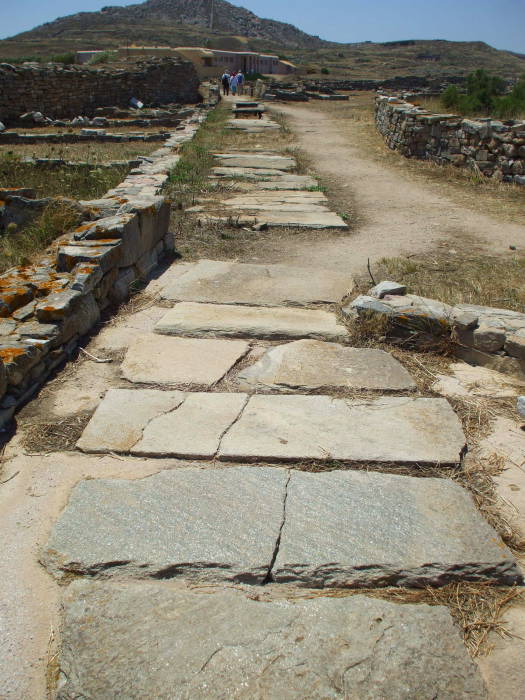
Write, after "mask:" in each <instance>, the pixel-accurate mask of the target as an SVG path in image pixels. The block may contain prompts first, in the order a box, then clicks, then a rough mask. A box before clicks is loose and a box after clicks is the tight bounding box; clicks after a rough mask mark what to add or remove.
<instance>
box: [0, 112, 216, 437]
mask: <svg viewBox="0 0 525 700" xmlns="http://www.w3.org/2000/svg"><path fill="white" fill-rule="evenodd" d="M204 117H205V112H203V111H197V112H195V114H194V115H193V116H192V117H189V118H187V119H186V120H185V122H184V128H183V129H182V130H181V129H179V130H178V131H174V132H173V134H172V135H171V136H169V138H168V139H167V140H166V141H165V143H164V145H163V147H162V148H160V149H158V150H157V151H155V152H154V153H153V154H151V155H150V156H149V157H148V158H144V159H143V160H141V161H140V165H139V166H138V167H136V168H134V169H132V170H131V172H130V174H129V175H128V176H127V177H126V179H125V180H124V181H123V182H122V183H121V184H120V185H119V186H117V187H116V188H115V189H113V190H111V191H109V192H107V193H106V195H105V196H104V197H103V198H102V199H99V200H91V201H82V202H80V203H79V206H80V207H81V209H82V211H83V212H84V213H85V215H86V217H89V218H88V219H86V220H85V221H84V222H83V223H82V224H81V225H80V226H79V227H78V228H77V229H76V230H74V231H72V232H71V233H70V234H67V235H66V236H64V237H62V239H61V240H60V241H58V242H57V243H56V244H55V245H54V248H53V249H52V252H50V253H49V254H48V255H47V256H45V257H43V258H42V259H41V260H40V261H39V262H38V263H37V264H34V265H28V266H25V267H22V268H15V269H14V270H10V271H8V272H7V273H4V274H3V275H0V319H1V320H0V360H1V364H0V396H1V399H0V424H1V425H5V424H6V423H7V422H8V421H9V420H10V419H11V417H12V416H13V414H14V412H15V410H16V408H17V407H18V406H20V405H21V404H23V403H24V402H25V401H26V400H27V399H28V398H29V397H31V396H32V395H33V394H34V393H35V391H36V390H37V389H38V388H39V387H40V386H41V385H42V383H43V382H44V381H45V380H46V378H47V377H48V376H49V374H50V373H51V372H52V371H53V369H55V368H56V367H57V366H58V365H59V364H60V363H62V362H63V361H64V359H66V358H67V357H68V356H69V355H70V354H71V353H72V352H73V350H74V349H75V347H76V346H77V344H78V340H79V338H80V337H81V336H83V335H84V334H86V333H87V332H88V331H90V330H91V329H92V328H93V326H94V325H95V324H96V323H97V322H98V320H99V319H100V315H101V312H102V311H104V309H105V308H106V307H108V306H109V305H110V304H119V303H121V302H122V301H124V300H125V299H127V298H128V296H129V294H130V290H131V289H132V286H133V284H134V283H135V282H136V281H137V280H138V279H142V278H144V277H146V276H147V274H148V273H149V272H150V271H151V270H152V269H153V268H154V267H155V266H156V265H157V262H158V260H159V259H160V258H162V257H163V255H165V254H166V253H169V252H171V251H172V250H173V246H174V241H173V236H172V234H171V233H170V232H169V230H168V227H169V217H170V202H169V201H167V200H166V198H165V197H164V196H162V194H161V191H162V188H163V186H164V184H165V182H166V181H167V179H168V175H169V172H170V170H171V169H172V168H173V167H174V166H175V164H176V163H177V161H178V159H179V155H177V153H176V149H177V147H178V146H180V144H182V143H184V142H186V141H188V140H189V139H191V138H192V137H193V135H194V134H195V132H196V130H197V129H198V126H199V124H200V123H201V121H202V120H203V119H204ZM24 194H25V195H26V197H27V195H28V194H31V193H30V192H24ZM4 196H5V200H4V201H2V202H0V204H2V208H3V209H6V210H7V211H9V208H10V207H11V210H12V208H13V205H14V203H15V204H16V203H17V202H18V204H20V201H22V202H23V203H24V202H25V204H26V205H31V202H35V203H38V202H41V200H30V199H27V198H23V197H16V196H15V195H13V194H12V193H9V192H4Z"/></svg>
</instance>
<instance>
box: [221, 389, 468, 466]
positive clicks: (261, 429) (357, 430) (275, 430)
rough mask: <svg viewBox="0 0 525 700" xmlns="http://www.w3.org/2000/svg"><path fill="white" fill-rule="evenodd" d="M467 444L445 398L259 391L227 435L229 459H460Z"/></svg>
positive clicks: (225, 443)
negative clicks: (349, 396)
mask: <svg viewBox="0 0 525 700" xmlns="http://www.w3.org/2000/svg"><path fill="white" fill-rule="evenodd" d="M464 446H465V436H464V434H463V431H462V429H461V425H460V422H459V420H458V418H457V416H456V414H455V413H454V411H453V410H452V408H451V406H450V404H449V403H448V402H447V401H446V400H445V399H427V398H409V397H399V396H393V397H386V398H379V399H369V400H364V399H363V400H358V399H355V400H350V399H334V398H331V397H328V396H301V395H288V396H272V395H261V394H259V395H254V396H252V397H251V398H250V400H249V402H248V404H247V406H246V408H245V409H244V411H243V413H242V415H241V417H240V418H239V420H238V421H237V422H236V423H235V424H234V425H233V426H232V427H231V429H230V430H229V431H228V433H227V434H226V435H225V436H224V438H223V440H222V443H221V446H220V449H219V453H218V455H219V458H220V459H226V460H239V461H243V460H252V461H253V460H268V461H286V460H289V461H293V460H304V459H317V460H341V461H349V462H381V463H385V462H386V463H389V462H402V463H405V464H435V463H442V464H457V463H459V461H460V454H461V452H462V450H463V448H464Z"/></svg>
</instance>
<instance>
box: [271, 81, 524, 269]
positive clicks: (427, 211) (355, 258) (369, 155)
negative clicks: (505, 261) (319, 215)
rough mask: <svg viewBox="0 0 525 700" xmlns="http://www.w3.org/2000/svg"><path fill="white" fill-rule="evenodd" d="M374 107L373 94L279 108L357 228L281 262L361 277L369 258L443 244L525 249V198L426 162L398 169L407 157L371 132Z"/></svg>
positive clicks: (292, 248)
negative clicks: (473, 182) (461, 178)
mask: <svg viewBox="0 0 525 700" xmlns="http://www.w3.org/2000/svg"><path fill="white" fill-rule="evenodd" d="M364 106H366V107H367V110H365V109H363V107H364ZM370 108H371V96H369V95H368V96H367V95H365V96H359V95H358V96H356V97H353V96H352V97H351V98H350V101H349V103H348V104H344V106H339V104H337V103H335V104H334V103H332V104H329V103H328V104H322V105H318V104H316V103H309V104H308V105H303V104H301V105H282V104H279V105H275V107H274V109H275V110H276V111H278V112H281V113H283V114H284V115H285V116H286V118H287V120H288V125H289V127H290V129H291V130H292V131H293V133H294V135H295V137H296V139H297V145H298V147H299V148H300V149H301V150H302V151H303V152H304V153H305V154H306V156H307V158H308V159H309V161H310V163H311V164H312V166H313V168H314V169H315V172H316V173H317V174H318V176H320V179H321V182H322V184H323V185H324V186H326V188H327V194H328V196H329V197H330V199H332V201H333V202H334V203H335V205H336V208H337V210H338V211H339V212H341V213H345V214H347V216H348V223H349V225H350V228H351V235H350V236H345V237H334V238H332V240H326V239H325V238H323V239H322V240H320V241H319V242H318V243H317V242H316V241H315V240H313V241H311V242H310V243H309V244H307V245H305V244H304V243H303V242H297V244H294V241H293V240H291V241H289V245H287V247H286V250H283V251H282V255H283V257H282V261H283V262H287V263H291V264H293V263H294V262H297V263H298V264H299V261H300V260H302V261H304V260H308V259H310V260H311V261H312V264H314V263H315V264H318V265H320V266H322V267H327V268H330V269H335V270H339V271H341V270H344V271H349V270H350V271H351V272H353V273H354V274H356V273H362V272H363V271H364V270H365V268H366V264H367V259H368V258H370V260H371V261H372V262H373V261H375V260H378V259H379V258H381V257H390V256H396V255H403V254H415V253H421V252H425V251H429V250H432V249H435V248H436V246H437V245H438V244H439V243H442V242H444V241H447V242H451V243H452V244H453V245H454V246H455V247H457V246H460V247H461V246H463V245H465V244H466V245H468V246H469V247H471V246H472V245H473V244H474V245H476V246H479V248H480V250H483V251H486V252H490V253H496V254H505V253H507V252H509V246H511V245H513V246H516V247H517V248H518V250H523V249H525V226H524V225H523V204H524V202H525V192H514V191H511V192H510V193H509V194H502V193H501V191H500V188H492V189H489V191H487V192H486V191H484V190H482V188H477V187H476V186H474V185H472V186H469V185H470V183H469V182H468V181H467V182H466V183H461V182H459V183H458V184H457V185H456V184H455V183H454V181H453V179H452V178H451V180H452V181H451V182H448V183H447V182H446V181H444V179H443V174H440V173H434V172H433V170H435V168H432V166H431V167H430V168H429V166H428V165H426V164H422V163H420V162H415V161H410V162H408V163H407V162H406V161H405V162H404V163H402V164H400V163H399V160H400V159H401V156H397V157H396V155H394V154H392V157H391V158H389V157H388V156H387V155H386V154H385V153H384V151H385V147H384V146H381V145H380V137H379V136H377V135H375V134H373V132H372V131H371V123H370V122H371V118H370V113H371V112H370ZM378 150H379V153H380V155H378ZM381 151H383V152H381ZM403 160H405V159H403ZM407 166H409V167H407ZM417 170H419V172H417ZM434 175H437V177H433V176H434ZM454 178H455V179H457V176H455V174H454ZM507 189H509V188H507ZM480 190H482V191H480ZM511 190H514V188H511ZM520 210H521V215H520Z"/></svg>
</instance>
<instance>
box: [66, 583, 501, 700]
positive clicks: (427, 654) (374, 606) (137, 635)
mask: <svg viewBox="0 0 525 700" xmlns="http://www.w3.org/2000/svg"><path fill="white" fill-rule="evenodd" d="M108 660H111V662H110V663H108ZM59 665H60V670H61V676H62V677H63V678H64V679H65V681H64V685H63V686H62V687H61V689H60V690H59V692H58V699H59V700H69V699H70V698H80V697H82V698H92V699H93V700H102V699H106V698H107V699H109V698H120V697H124V695H125V698H126V700H144V699H145V698H155V700H173V699H174V698H177V699H180V700H183V699H184V700H188V699H189V698H191V699H192V700H214V699H218V698H221V699H226V698H232V699H233V698H235V700H254V699H255V698H261V699H262V698H264V699H265V700H266V699H268V700H304V699H305V698H308V700H326V699H327V698H330V699H333V700H357V699H359V700H378V698H388V699H389V700H423V699H424V700H429V699H430V698H439V700H458V699H460V698H465V699H466V698H472V700H484V699H485V698H486V697H487V693H486V689H485V686H484V683H483V681H482V679H481V676H480V674H479V671H478V669H477V666H476V664H475V663H474V662H473V661H472V660H471V659H470V658H469V656H468V654H467V651H466V649H465V646H464V644H463V642H462V640H461V638H460V636H459V632H458V629H457V627H456V626H455V624H454V623H453V621H452V618H451V616H450V613H449V612H448V610H447V609H446V608H445V607H442V606H432V607H431V606H428V605H396V604H395V603H390V602H388V601H384V600H375V599H373V598H368V597H366V596H363V595H355V596H351V597H346V598H315V599H311V600H300V601H287V600H279V601H276V602H259V601H256V600H251V599H250V598H248V597H246V596H245V595H244V594H243V592H239V591H234V590H222V591H215V592H210V591H207V592H205V593H204V592H202V591H201V592H193V591H188V590H177V588H176V587H174V586H173V584H170V583H169V582H166V581H163V582H151V583H150V582H148V583H141V582H138V583H137V582H134V583H122V582H112V583H99V582H95V583H91V582H84V581H79V582H74V583H73V584H71V585H70V586H69V588H68V589H67V590H66V593H65V615H64V625H63V635H62V644H61V652H60V659H59Z"/></svg>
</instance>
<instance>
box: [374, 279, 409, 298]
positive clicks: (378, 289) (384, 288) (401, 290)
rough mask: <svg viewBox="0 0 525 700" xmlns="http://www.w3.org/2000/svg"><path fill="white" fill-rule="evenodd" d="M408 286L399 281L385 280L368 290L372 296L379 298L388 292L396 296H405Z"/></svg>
mask: <svg viewBox="0 0 525 700" xmlns="http://www.w3.org/2000/svg"><path fill="white" fill-rule="evenodd" d="M406 291H407V288H406V286H405V285H403V284H398V283H397V282H390V281H389V280H384V281H383V282H379V284H376V286H375V287H372V289H369V290H368V294H369V295H370V296H371V297H376V298H377V299H382V298H383V297H384V296H386V295H387V294H394V295H396V296H403V295H404V294H406Z"/></svg>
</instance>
